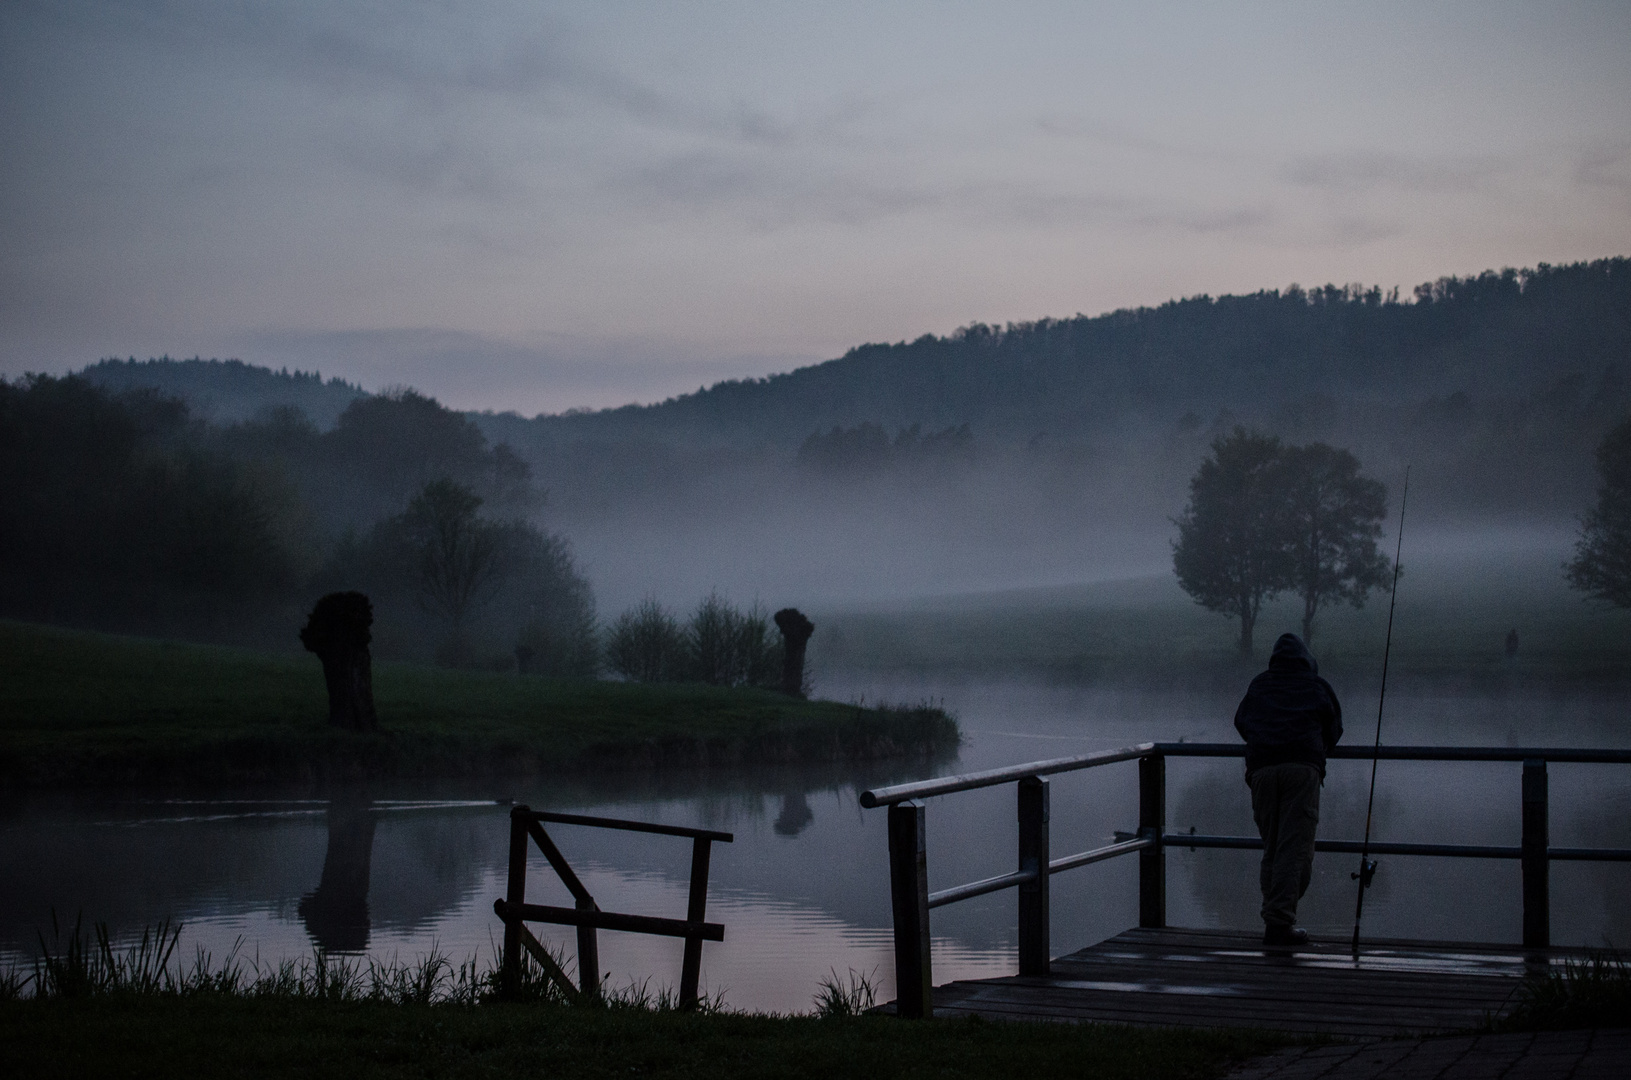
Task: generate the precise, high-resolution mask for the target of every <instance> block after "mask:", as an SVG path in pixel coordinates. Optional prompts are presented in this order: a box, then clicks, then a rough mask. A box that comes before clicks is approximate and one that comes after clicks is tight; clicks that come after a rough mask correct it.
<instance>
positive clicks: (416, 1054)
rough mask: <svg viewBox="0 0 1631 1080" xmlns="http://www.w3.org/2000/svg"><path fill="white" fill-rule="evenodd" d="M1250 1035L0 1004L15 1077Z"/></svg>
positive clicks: (943, 1054)
mask: <svg viewBox="0 0 1631 1080" xmlns="http://www.w3.org/2000/svg"><path fill="white" fill-rule="evenodd" d="M1283 1041H1284V1040H1279V1039H1276V1038H1275V1037H1274V1036H1271V1035H1267V1034H1262V1033H1253V1032H1213V1031H1161V1030H1153V1029H1142V1030H1140V1029H1134V1028H1115V1027H1101V1026H1095V1025H1075V1024H1010V1023H1001V1024H995V1023H983V1022H980V1021H962V1020H959V1021H932V1022H923V1023H911V1022H905V1021H898V1020H891V1019H886V1018H882V1017H860V1018H849V1019H817V1018H814V1017H770V1016H744V1015H732V1014H713V1015H694V1014H681V1013H674V1012H654V1011H650V1010H644V1009H618V1008H611V1009H585V1008H567V1007H560V1006H541V1005H524V1004H517V1005H493V1004H488V1005H480V1006H460V1005H420V1006H412V1005H396V1004H387V1003H374V1002H348V1003H339V1004H334V1003H328V1002H324V1001H310V1000H267V1001H259V1000H254V999H241V998H227V997H218V996H210V995H200V996H194V997H158V996H152V997H142V996H132V997H125V998H120V997H110V998H89V999H67V1000H46V1001H29V1000H23V1001H12V1002H4V1003H0V1046H4V1047H5V1048H6V1058H7V1071H8V1072H10V1073H11V1074H12V1075H14V1076H56V1077H81V1076H85V1077H91V1076H94V1077H103V1076H125V1077H149V1076H151V1077H172V1076H233V1077H267V1078H274V1077H301V1078H308V1077H338V1078H344V1080H363V1078H368V1077H430V1076H436V1077H523V1076H551V1077H614V1076H615V1077H627V1076H656V1077H691V1076H698V1077H700V1076H710V1077H728V1078H750V1077H790V1078H791V1077H809V1078H812V1080H815V1078H819V1080H832V1078H833V1077H839V1076H843V1077H855V1076H869V1077H891V1078H894V1077H902V1078H910V1077H925V1078H927V1077H935V1078H956V1077H1031V1076H1058V1077H1071V1076H1080V1077H1094V1078H1098V1080H1119V1078H1133V1077H1137V1078H1139V1080H1166V1078H1180V1077H1207V1076H1216V1075H1219V1074H1220V1073H1222V1072H1223V1071H1224V1070H1225V1069H1226V1068H1227V1067H1228V1066H1229V1065H1231V1064H1232V1063H1234V1062H1236V1061H1239V1060H1241V1059H1242V1058H1244V1057H1247V1056H1250V1055H1252V1054H1256V1053H1265V1052H1268V1051H1269V1050H1272V1049H1274V1048H1275V1047H1277V1046H1279V1045H1282V1044H1283Z"/></svg>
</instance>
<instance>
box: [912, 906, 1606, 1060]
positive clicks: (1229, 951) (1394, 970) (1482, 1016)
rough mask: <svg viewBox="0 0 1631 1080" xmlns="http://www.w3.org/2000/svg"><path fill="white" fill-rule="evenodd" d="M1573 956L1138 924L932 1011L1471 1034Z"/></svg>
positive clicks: (957, 986)
mask: <svg viewBox="0 0 1631 1080" xmlns="http://www.w3.org/2000/svg"><path fill="white" fill-rule="evenodd" d="M1572 955H1575V950H1568V949H1545V950H1532V949H1530V950H1526V949H1523V948H1522V947H1520V946H1509V945H1471V944H1463V943H1456V942H1431V941H1367V942H1365V945H1364V949H1363V951H1362V953H1361V955H1360V958H1359V959H1358V960H1357V961H1356V960H1355V959H1354V958H1353V956H1352V954H1351V952H1350V949H1349V942H1348V941H1347V940H1345V939H1344V940H1338V939H1334V938H1323V939H1315V940H1312V941H1310V942H1309V944H1308V945H1306V946H1303V947H1301V948H1298V949H1295V950H1291V949H1265V948H1264V947H1263V944H1262V938H1261V936H1260V935H1259V934H1247V933H1241V932H1235V931H1225V930H1179V929H1159V930H1153V929H1150V930H1147V929H1134V930H1128V931H1126V932H1125V933H1121V934H1117V935H1116V936H1115V937H1113V938H1110V939H1108V940H1106V941H1101V942H1099V943H1098V944H1097V945H1092V946H1089V947H1088V948H1085V949H1082V950H1080V951H1078V952H1074V953H1071V954H1070V955H1068V956H1062V957H1059V958H1058V959H1056V960H1054V961H1053V962H1052V964H1051V965H1050V967H1049V974H1048V975H1047V976H1046V977H1037V976H1033V977H1024V976H1011V977H1008V978H998V979H977V980H970V981H966V982H953V983H947V984H946V985H944V986H937V987H935V988H934V1015H935V1016H937V1017H949V1016H968V1015H979V1016H983V1017H987V1018H990V1019H1006V1020H1056V1021H1097V1022H1102V1023H1122V1024H1158V1025H1159V1024H1172V1025H1182V1026H1186V1027H1263V1028H1272V1029H1276V1030H1280V1031H1296V1032H1311V1033H1324V1034H1331V1035H1341V1036H1347V1037H1359V1038H1385V1037H1389V1036H1395V1035H1403V1034H1413V1035H1420V1034H1427V1033H1433V1032H1447V1031H1464V1030H1466V1029H1469V1028H1474V1027H1477V1026H1478V1025H1479V1024H1481V1023H1483V1022H1484V1021H1485V1020H1486V1019H1487V1018H1488V1017H1491V1016H1498V1015H1500V1014H1501V1013H1503V1012H1505V1011H1506V1010H1508V1009H1510V1008H1511V1007H1512V1005H1513V1004H1514V1003H1515V1001H1516V996H1517V990H1518V988H1519V985H1520V984H1521V982H1522V980H1523V978H1524V976H1525V975H1526V974H1528V973H1530V972H1532V971H1536V970H1544V965H1545V964H1546V963H1548V962H1556V961H1559V960H1560V959H1562V958H1563V957H1566V956H1572ZM891 1004H892V1003H891ZM888 1008H889V1006H885V1009H886V1010H887V1009H888Z"/></svg>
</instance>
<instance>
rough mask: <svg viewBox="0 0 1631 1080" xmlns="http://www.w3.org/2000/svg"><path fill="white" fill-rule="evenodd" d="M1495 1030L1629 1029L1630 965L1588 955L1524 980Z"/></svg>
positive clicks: (1608, 955)
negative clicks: (1515, 1004)
mask: <svg viewBox="0 0 1631 1080" xmlns="http://www.w3.org/2000/svg"><path fill="white" fill-rule="evenodd" d="M1493 1026H1494V1027H1495V1028H1497V1029H1498V1030H1502V1031H1552V1030H1563V1029H1569V1028H1627V1027H1631V960H1628V959H1627V958H1626V957H1625V956H1624V955H1623V954H1621V953H1615V952H1606V951H1605V952H1593V953H1591V954H1589V955H1588V956H1586V957H1585V958H1584V959H1580V960H1572V959H1571V960H1565V961H1564V962H1563V964H1562V966H1561V967H1552V968H1548V969H1547V971H1546V972H1545V973H1544V974H1541V975H1535V976H1531V977H1530V978H1528V979H1525V980H1524V983H1523V985H1522V987H1521V988H1520V989H1519V998H1518V1004H1517V1006H1516V1007H1514V1008H1513V1010H1512V1011H1511V1012H1510V1013H1508V1014H1507V1015H1506V1016H1505V1017H1504V1018H1502V1019H1501V1020H1499V1021H1497V1022H1496V1023H1495V1024H1494V1025H1493Z"/></svg>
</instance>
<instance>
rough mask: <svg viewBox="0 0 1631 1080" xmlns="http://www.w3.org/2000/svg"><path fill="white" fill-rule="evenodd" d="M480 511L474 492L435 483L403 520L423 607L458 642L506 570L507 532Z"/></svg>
mask: <svg viewBox="0 0 1631 1080" xmlns="http://www.w3.org/2000/svg"><path fill="white" fill-rule="evenodd" d="M480 507H481V499H480V498H478V497H477V496H476V494H475V492H473V491H471V490H470V489H469V488H467V487H464V486H463V485H461V484H455V483H454V482H453V481H451V480H433V481H431V482H430V483H428V484H426V485H425V487H424V489H423V490H422V491H420V492H419V494H418V495H415V496H414V498H413V501H412V502H410V503H409V504H408V509H407V512H406V513H404V514H403V515H402V518H401V527H402V535H403V539H404V541H405V542H406V543H407V544H408V550H409V552H410V553H411V556H412V558H413V562H414V569H415V572H416V577H417V580H418V585H419V598H420V602H421V603H422V604H424V605H425V607H426V608H427V609H428V610H429V611H431V612H432V613H434V614H436V615H439V616H441V617H442V618H444V619H446V620H447V621H448V622H449V623H450V624H451V625H452V628H453V633H454V636H455V637H457V636H458V635H459V634H460V633H461V631H462V630H463V628H464V620H465V616H466V615H468V614H469V613H470V610H471V608H472V607H474V606H476V605H477V604H479V603H480V602H481V601H483V600H485V599H488V598H489V597H490V596H491V595H492V593H493V591H494V590H495V589H496V587H497V585H498V583H499V580H500V578H501V576H502V573H503V571H504V570H505V569H506V567H505V566H504V562H505V555H506V552H505V550H504V549H505V544H504V540H505V537H504V535H503V533H502V527H501V526H497V525H495V524H493V523H492V522H487V521H483V520H481V519H480V518H478V517H477V516H476V511H477V510H478V509H480Z"/></svg>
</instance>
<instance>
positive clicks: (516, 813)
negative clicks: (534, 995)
mask: <svg viewBox="0 0 1631 1080" xmlns="http://www.w3.org/2000/svg"><path fill="white" fill-rule="evenodd" d="M529 813H531V811H530V810H529V809H528V808H527V807H525V806H517V807H514V808H512V809H511V810H510V880H509V884H508V886H507V888H506V889H505V892H504V901H505V907H506V909H507V910H508V911H509V912H510V913H511V914H510V917H509V918H507V919H505V920H504V973H503V991H504V994H505V996H506V997H511V998H514V997H518V996H520V994H521V905H522V904H524V903H526V900H527V815H528V814H529Z"/></svg>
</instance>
